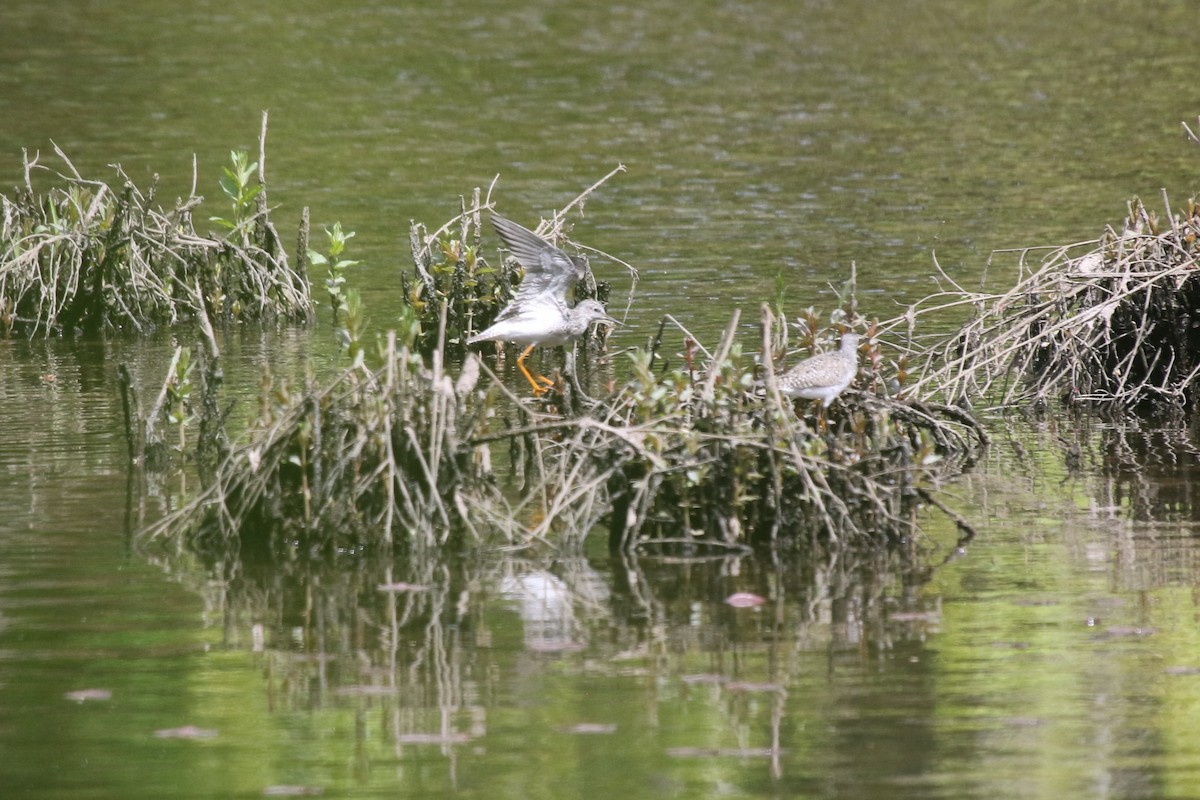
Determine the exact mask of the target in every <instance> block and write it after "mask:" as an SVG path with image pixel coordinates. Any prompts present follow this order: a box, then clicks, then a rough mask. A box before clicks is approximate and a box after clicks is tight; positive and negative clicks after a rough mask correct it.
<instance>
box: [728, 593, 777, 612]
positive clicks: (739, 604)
mask: <svg viewBox="0 0 1200 800" xmlns="http://www.w3.org/2000/svg"><path fill="white" fill-rule="evenodd" d="M725 602H726V603H727V604H729V605H731V606H733V607H734V608H757V607H758V606H761V605H762V604H763V603H765V602H767V598H765V597H763V596H762V595H757V594H752V593H750V592H734V593H733V594H731V595H729V597H726V598H725Z"/></svg>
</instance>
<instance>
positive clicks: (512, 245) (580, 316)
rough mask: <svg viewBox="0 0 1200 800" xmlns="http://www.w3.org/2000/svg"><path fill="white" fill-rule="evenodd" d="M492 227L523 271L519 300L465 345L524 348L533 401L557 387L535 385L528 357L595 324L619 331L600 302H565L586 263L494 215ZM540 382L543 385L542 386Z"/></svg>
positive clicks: (547, 381) (522, 365) (521, 357)
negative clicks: (490, 343) (494, 343)
mask: <svg viewBox="0 0 1200 800" xmlns="http://www.w3.org/2000/svg"><path fill="white" fill-rule="evenodd" d="M492 225H493V226H494V227H495V228H496V233H498V234H500V238H501V240H503V242H504V246H505V247H507V248H508V251H509V252H510V253H512V254H513V257H514V258H516V259H517V261H518V262H519V263H520V264H521V266H522V267H524V269H525V277H524V278H523V279H522V280H521V285H520V287H518V289H517V295H516V297H514V298H513V299H512V302H510V303H509V304H508V305H507V306H505V307H504V309H503V310H501V312H500V313H499V314H497V315H496V320H495V322H493V323H492V325H491V326H490V327H489V328H487V329H486V330H484V331H482V332H480V333H478V334H476V335H475V336H472V337H471V338H470V339H468V340H467V344H475V343H476V342H486V341H502V342H513V343H514V344H519V345H524V346H525V349H524V350H523V351H522V352H521V355H519V356H518V357H517V366H518V367H519V368H520V369H521V374H523V375H524V376H525V380H527V381H529V385H530V386H531V387H533V393H534V394H535V395H539V396H540V395H542V394H543V393H545V392H546V391H547V390H548V389H549V387H550V386H552V385H553V383H554V381H552V380H550V379H549V378H547V377H546V376H544V375H538V376H537V379H536V380H535V379H534V376H533V375H531V374H529V370H528V369H526V368H525V357H526V356H528V355H529V354H530V352H532V351H533V348H534V347H536V346H537V345H550V346H552V347H557V346H559V345H564V344H566V343H568V342H571V341H574V340H575V339H577V338H579V337H580V336H582V335H583V334H584V333H585V332H586V331H587V329H588V328H589V327H591V325H592V323H597V322H598V323H600V324H604V325H619V324H620V323H619V322H617V320H615V319H613V318H612V317H610V316H609V315H608V312H607V311H606V310H605V308H604V306H603V305H602V304H601V303H600V302H599V301H597V300H583V301H581V302H580V303H579V304H578V305H576V306H575V307H574V308H572V307H571V306H569V305H567V296H568V295H569V294H570V293H571V291H572V290H573V289H574V288H575V284H576V283H577V282H578V281H579V279H580V278H582V277H584V276H585V275H587V262H585V261H584V260H583V259H582V258H576V257H574V256H569V255H567V254H566V253H564V252H563V251H562V250H559V249H558V248H557V247H555V246H554V245H552V244H550V243H549V242H547V241H546V240H545V239H543V238H542V237H540V236H538V235H537V234H536V233H534V232H533V231H531V230H529V229H528V228H526V227H524V226H522V225H518V224H517V223H515V222H513V221H512V220H508V219H505V218H504V217H501V216H497V215H495V214H493V215H492ZM539 381H541V383H539Z"/></svg>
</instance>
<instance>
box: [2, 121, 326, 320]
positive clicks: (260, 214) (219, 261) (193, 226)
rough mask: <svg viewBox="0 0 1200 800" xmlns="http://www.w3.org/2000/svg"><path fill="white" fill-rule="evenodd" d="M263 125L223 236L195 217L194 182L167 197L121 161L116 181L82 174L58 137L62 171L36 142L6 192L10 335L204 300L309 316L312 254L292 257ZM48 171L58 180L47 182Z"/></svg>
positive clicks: (5, 291)
mask: <svg viewBox="0 0 1200 800" xmlns="http://www.w3.org/2000/svg"><path fill="white" fill-rule="evenodd" d="M265 137H266V118H265V116H264V119H263V139H262V140H261V142H260V153H259V160H258V161H257V162H252V161H251V160H250V157H249V156H248V155H247V154H245V153H234V154H232V156H233V158H232V161H233V163H232V165H231V167H230V168H227V169H226V176H225V179H224V180H223V181H222V189H223V191H224V192H225V194H226V195H227V197H228V199H229V200H230V209H231V210H230V211H229V212H227V213H228V214H229V217H228V218H214V219H213V220H212V221H213V222H215V223H216V225H217V227H219V228H223V229H224V235H220V236H218V235H214V234H209V233H202V232H201V231H200V230H199V229H198V228H197V223H196V219H195V214H196V213H197V211H198V209H199V208H200V206H201V204H202V203H203V197H201V196H199V195H197V194H196V191H195V188H196V187H195V185H194V183H193V187H192V192H191V194H190V195H189V196H188V197H187V198H186V199H181V200H177V201H176V202H175V204H174V205H173V206H172V207H170V208H163V207H161V206H160V205H159V200H158V197H157V185H156V183H152V184H151V185H150V186H149V187H147V188H140V187H138V186H137V185H136V184H135V183H134V181H133V179H131V178H130V177H129V175H127V174H126V173H125V171H124V170H122V169H121V167H119V166H116V167H114V168H115V170H116V174H117V180H116V182H114V183H109V182H105V181H102V180H93V179H87V178H84V177H83V176H82V175H81V174H80V173H79V171H78V170H77V169H76V168H75V166H74V165H73V164H72V163H71V161H70V160H69V159H68V158H67V156H66V154H64V153H63V152H62V151H61V150H59V149H58V148H57V147H55V154H56V155H57V157H58V159H59V161H60V162H61V164H62V166H61V167H60V168H59V170H57V171H52V170H50V168H48V167H46V166H45V165H43V164H42V163H41V161H40V159H39V158H38V157H37V156H34V157H30V156H29V155H28V154H26V157H25V163H24V174H25V179H24V184H23V185H22V186H20V187H18V188H17V189H16V190H15V191H14V192H13V194H12V196H4V195H0V335H13V334H17V335H24V336H31V337H32V336H48V335H55V334H61V333H68V334H69V333H73V332H76V331H78V332H84V333H86V332H93V331H121V330H124V331H134V332H145V331H147V330H149V329H152V328H155V327H157V326H162V325H170V324H174V323H177V322H180V321H184V320H194V319H195V318H197V316H198V312H199V311H201V310H203V311H205V312H206V313H207V314H208V315H209V317H210V318H212V319H214V320H228V321H233V320H268V321H269V320H274V319H288V320H295V319H307V318H308V317H309V316H310V315H311V314H312V310H313V302H312V299H311V297H310V292H309V285H308V280H307V278H306V276H305V274H304V272H305V269H304V265H303V263H301V264H299V265H298V266H292V265H291V264H290V263H289V260H288V257H287V253H286V252H285V251H284V248H283V246H282V243H281V240H280V237H279V233H278V231H276V229H275V226H274V224H273V223H272V221H271V219H270V214H269V209H268V207H267V198H266V190H265V182H264V172H263V170H264V163H265V150H264V149H263V148H264V147H265V145H263V144H262V143H265ZM42 172H53V174H54V177H55V180H56V181H57V182H58V185H56V186H54V187H53V188H50V189H49V190H47V191H46V192H44V193H39V192H37V191H36V190H35V189H34V185H35V181H34V175H35V174H36V173H42ZM305 224H306V223H305ZM306 239H307V231H306V230H303V231H302V232H301V240H302V241H304V240H306ZM301 252H303V248H302V250H301Z"/></svg>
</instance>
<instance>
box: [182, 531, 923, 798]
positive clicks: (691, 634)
mask: <svg viewBox="0 0 1200 800" xmlns="http://www.w3.org/2000/svg"><path fill="white" fill-rule="evenodd" d="M182 566H183V568H184V569H183V572H182V573H181V574H182V575H183V577H184V578H185V579H187V577H186V576H187V575H190V574H192V573H191V572H190V570H189V568H187V566H186V563H185V564H183V565H182ZM610 570H611V572H610ZM216 571H217V574H221V575H224V577H223V578H222V579H220V580H213V581H210V582H207V583H206V584H204V585H203V586H199V587H197V589H198V590H199V591H201V592H202V593H203V594H204V596H205V597H206V601H207V607H208V608H209V609H210V610H211V612H212V614H213V617H212V620H213V622H214V623H216V622H218V621H219V622H220V624H221V625H223V629H224V636H225V644H226V645H227V646H228V647H230V648H233V649H235V650H246V651H251V652H254V653H256V654H258V655H257V656H256V658H258V659H259V660H260V662H261V663H262V666H263V669H264V672H265V675H266V679H267V693H268V695H269V697H270V704H271V707H272V708H273V709H275V710H276V711H277V712H279V713H286V714H297V713H317V714H320V715H322V716H325V717H329V720H328V722H327V724H330V725H335V726H341V725H342V724H345V723H342V722H338V721H337V720H339V719H345V720H346V723H348V722H349V719H350V718H353V719H354V720H355V722H354V724H353V728H354V730H355V731H356V733H355V736H354V737H353V739H354V742H355V745H354V747H355V750H356V752H359V753H360V756H358V758H360V759H362V760H361V762H360V768H361V770H363V774H364V775H366V774H368V773H369V772H370V769H371V767H370V764H371V763H372V762H373V761H374V760H375V759H378V758H380V757H381V756H382V753H381V752H380V750H379V747H380V746H381V745H382V744H383V741H381V740H380V739H379V737H378V736H377V735H376V733H378V734H382V735H383V736H384V737H385V740H386V742H387V743H388V745H387V746H388V752H389V756H388V757H389V758H392V759H398V760H399V763H401V764H406V765H410V766H413V767H415V766H416V765H417V764H419V763H420V764H425V765H426V766H425V767H424V768H425V769H427V768H428V764H427V761H426V758H425V757H423V756H421V755H419V750H414V749H413V748H420V747H422V746H424V747H433V748H435V749H436V751H437V752H438V753H440V754H441V756H442V758H443V759H444V761H443V763H444V772H443V776H442V779H443V780H446V781H448V782H449V785H450V786H460V785H461V783H462V782H463V781H468V782H469V781H470V780H474V774H475V771H477V770H485V771H486V770H490V769H503V768H502V767H500V766H499V765H500V764H503V762H504V758H503V754H504V753H506V752H509V751H510V750H511V748H512V747H514V746H515V742H514V741H513V740H512V739H511V738H510V737H511V736H512V734H513V731H514V730H518V729H519V730H521V731H523V732H524V733H522V734H521V735H522V736H529V737H533V740H534V741H537V742H539V745H538V746H539V747H545V748H548V749H549V750H550V752H551V753H558V754H559V755H560V756H565V755H566V754H567V753H570V752H571V751H572V749H573V746H572V745H571V744H570V742H571V740H572V739H573V738H574V737H577V736H581V735H585V734H590V735H596V734H600V735H601V736H600V737H599V738H600V739H604V738H606V737H607V736H613V737H617V738H618V739H620V741H621V747H622V749H625V748H627V747H628V746H629V743H630V742H631V741H638V740H644V741H646V744H647V749H646V752H644V753H639V754H637V755H635V756H633V764H632V765H631V768H633V769H635V771H639V772H640V771H643V770H644V771H646V773H656V772H657V773H662V775H663V776H665V777H664V779H665V780H667V781H668V782H669V783H670V782H674V781H680V782H682V784H687V783H688V782H689V781H691V780H694V778H695V777H696V775H698V774H699V773H698V772H697V771H698V770H700V771H702V770H705V769H707V768H708V766H709V765H710V764H712V763H713V760H714V759H716V762H717V763H721V764H724V765H725V766H723V767H722V770H728V771H730V775H729V776H728V779H729V780H734V779H735V778H734V776H735V775H736V774H740V773H743V772H747V771H748V772H749V773H750V774H753V773H754V772H755V771H758V770H765V774H767V775H770V776H772V777H774V778H775V779H777V780H783V779H785V778H787V777H788V776H789V775H792V776H793V777H795V773H796V772H797V771H798V770H799V771H800V773H802V772H803V770H804V769H805V768H804V767H803V766H802V765H803V764H804V762H805V760H806V759H808V758H811V756H812V754H811V752H808V751H809V750H810V748H811V747H812V744H811V742H808V741H807V740H808V734H806V733H802V731H803V730H804V727H805V723H804V720H805V719H806V718H808V717H809V716H810V714H811V713H812V712H811V706H812V704H813V703H814V702H817V703H818V705H821V704H824V703H827V702H830V700H831V699H832V697H836V696H837V695H838V694H844V693H845V692H847V691H849V692H850V694H848V695H845V696H844V697H843V698H842V701H839V703H841V702H843V701H844V702H847V703H849V704H850V705H849V706H847V707H850V706H854V705H857V704H858V703H862V704H863V705H864V709H865V708H866V707H867V706H871V707H874V705H875V704H876V703H878V702H879V701H880V698H878V697H876V696H874V695H873V693H872V692H867V693H866V694H862V693H861V690H862V689H865V688H867V686H868V685H864V684H862V683H861V682H860V679H859V678H851V679H850V681H849V683H844V679H843V678H841V677H837V676H839V675H842V674H846V675H847V676H849V675H854V674H857V673H859V671H860V670H861V669H862V665H863V663H864V661H863V659H864V656H865V657H867V660H868V661H870V660H871V659H873V658H878V657H881V656H883V657H888V656H887V654H889V653H891V652H893V651H895V650H897V649H900V650H911V648H913V647H915V648H916V649H915V650H911V652H919V648H920V646H921V645H920V642H921V641H923V640H924V638H925V635H926V632H927V631H928V630H929V629H931V628H932V627H935V621H936V614H933V615H931V613H930V611H929V610H928V609H925V608H923V606H921V601H920V599H919V592H920V586H921V583H922V581H923V580H925V579H926V578H927V577H928V576H929V574H930V573H929V571H928V570H927V569H925V570H919V569H916V568H915V567H914V565H913V564H912V563H911V559H909V558H908V557H904V556H902V555H901V554H899V553H886V552H877V553H873V554H871V555H869V556H854V555H853V554H852V553H849V552H847V553H838V554H837V555H836V556H834V555H831V554H825V555H823V556H822V555H819V554H817V553H808V554H807V555H806V556H805V557H803V558H801V557H796V558H788V559H782V560H780V561H779V562H778V563H777V564H776V565H774V566H768V565H765V564H764V563H763V562H761V561H759V560H756V559H752V558H747V557H724V558H713V559H708V560H688V559H663V560H661V561H636V560H622V561H619V562H614V563H612V564H608V565H604V566H601V565H597V564H594V563H591V562H589V561H587V560H586V559H583V558H563V559H557V560H555V561H554V562H552V563H540V562H536V561H522V560H516V559H510V558H495V559H494V560H493V561H492V562H491V563H488V564H486V565H484V564H479V563H466V562H457V563H453V564H448V563H445V562H442V563H439V562H437V561H434V560H429V561H428V562H426V563H417V562H416V561H414V562H413V563H410V564H407V565H406V566H404V567H403V568H401V567H399V566H397V567H395V568H393V567H388V566H383V565H379V564H375V563H372V562H371V560H370V559H363V560H358V559H354V558H346V559H344V560H343V561H341V562H340V563H321V564H316V563H308V564H302V563H297V564H293V565H290V566H288V567H286V568H283V569H277V568H274V567H266V566H256V565H253V564H245V563H238V562H236V561H230V562H227V563H225V564H224V565H216ZM918 575H922V576H923V577H921V578H918V577H916V576H918ZM610 587H611V588H610ZM736 591H743V592H752V593H754V594H756V595H760V596H762V597H763V598H765V599H766V602H765V603H764V604H762V605H758V606H753V607H745V608H738V607H734V606H731V605H730V604H729V603H728V602H726V600H727V598H728V597H729V596H730V595H731V594H732V593H734V592H736ZM905 642H911V643H912V644H911V645H906V644H904V643H905ZM821 676H825V677H824V678H822V677H821ZM814 681H815V683H814ZM822 687H824V688H822ZM881 688H882V687H881ZM814 691H815V692H817V693H816V694H814ZM830 691H832V692H833V695H832V696H827V697H826V698H825V699H824V700H819V699H818V698H819V696H820V695H821V694H825V693H827V692H830ZM911 711H912V713H917V712H916V709H915V708H912V709H911ZM681 713H684V716H682V717H680V716H679V715H680V714H681ZM863 735H864V734H863V733H862V732H856V728H855V726H853V725H848V726H847V727H846V728H845V730H844V732H843V733H842V734H839V735H838V736H836V737H834V739H832V740H829V741H827V742H826V743H825V744H824V745H822V747H828V746H832V747H834V749H835V750H838V751H840V750H842V749H843V748H844V749H845V751H846V752H847V753H849V752H852V751H853V750H854V749H856V748H858V747H861V746H862V737H863ZM647 737H649V738H648V739H647ZM543 740H544V741H543ZM345 744H347V743H346V742H339V743H337V746H339V747H340V746H345ZM529 744H530V742H528V741H526V742H523V743H522V745H521V748H522V749H521V750H520V752H527V748H528V746H529ZM909 746H912V743H911V742H909V743H907V744H906V745H905V747H909ZM464 747H467V748H468V749H466V750H464V749H463V748H464ZM467 754H471V758H470V759H467V760H464V756H465V755H467ZM495 758H500V761H499V762H497V761H495ZM663 758H665V759H667V760H666V761H665V762H663V761H656V759H663ZM902 760H903V757H902V756H901V755H900V754H899V753H898V754H897V757H896V761H897V763H899V762H901V761H902ZM756 765H757V766H756ZM597 766H598V765H597ZM464 770H467V771H468V772H470V773H471V777H468V776H467V774H466V773H465V772H464ZM307 780H311V778H306V781H307Z"/></svg>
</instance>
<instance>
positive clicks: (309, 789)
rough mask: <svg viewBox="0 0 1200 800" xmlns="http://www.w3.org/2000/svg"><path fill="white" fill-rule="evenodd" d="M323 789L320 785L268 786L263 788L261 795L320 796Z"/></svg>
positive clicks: (323, 792) (323, 791)
mask: <svg viewBox="0 0 1200 800" xmlns="http://www.w3.org/2000/svg"><path fill="white" fill-rule="evenodd" d="M323 794H325V789H323V788H322V787H320V786H287V785H279V786H268V787H267V788H265V789H263V797H320V796H321V795H323Z"/></svg>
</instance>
